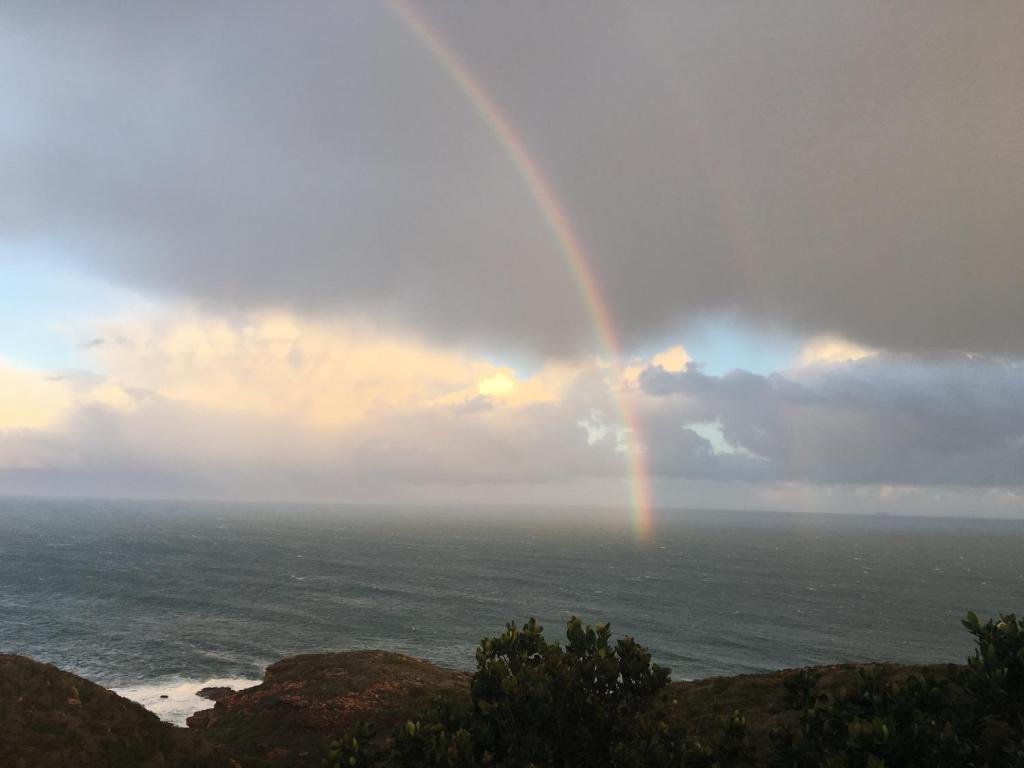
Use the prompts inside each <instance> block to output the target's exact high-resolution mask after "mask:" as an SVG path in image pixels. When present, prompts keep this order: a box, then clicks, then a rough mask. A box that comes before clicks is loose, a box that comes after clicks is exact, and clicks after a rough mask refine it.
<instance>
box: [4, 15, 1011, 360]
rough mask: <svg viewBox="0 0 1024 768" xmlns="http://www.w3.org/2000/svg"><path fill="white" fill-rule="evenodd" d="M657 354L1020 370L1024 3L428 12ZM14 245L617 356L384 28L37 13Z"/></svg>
mask: <svg viewBox="0 0 1024 768" xmlns="http://www.w3.org/2000/svg"><path fill="white" fill-rule="evenodd" d="M423 10H424V12H425V13H426V15H428V16H430V17H431V18H432V19H433V20H434V21H435V23H436V24H437V26H438V27H439V28H440V29H441V30H442V32H443V34H444V35H445V36H447V37H448V38H449V39H450V40H451V41H452V43H453V45H454V46H455V47H456V48H457V49H458V50H459V51H460V52H461V54H462V56H463V58H464V59H465V60H466V62H467V63H468V65H469V66H470V68H471V69H472V70H473V71H474V72H475V73H476V74H477V75H478V76H479V77H480V79H481V80H482V82H484V83H485V84H486V85H487V87H488V88H489V89H490V90H491V91H492V92H493V95H494V97H495V98H496V100H497V101H498V102H499V103H500V104H501V105H502V107H503V109H504V110H505V112H506V114H507V115H508V117H509V118H510V119H511V121H512V122H513V123H514V124H515V125H516V126H517V127H518V128H519V129H520V131H521V133H522V135H523V137H524V139H525V141H526V143H527V145H529V146H530V147H531V149H532V151H533V153H534V154H535V156H536V158H537V160H538V162H539V164H540V166H541V167H543V168H544V170H545V172H546V174H547V175H548V176H549V178H550V180H551V182H552V184H553V186H554V188H555V189H556V190H557V193H558V194H559V196H560V197H561V198H562V199H563V200H564V201H565V204H566V208H567V211H568V213H569V215H570V217H571V218H572V219H573V220H574V221H575V223H576V225H577V228H578V230H579V232H580V233H581V236H582V238H583V239H584V241H585V242H586V244H587V246H588V248H589V250H590V252H591V254H592V257H593V260H594V265H595V269H596V273H597V275H598V276H599V280H600V282H601V283H602V284H603V286H604V289H605V292H606V294H607V296H608V299H609V302H610V305H611V307H612V310H613V313H614V316H615V317H616V318H617V322H618V324H619V325H620V327H621V331H622V333H623V335H624V336H625V338H626V339H627V341H628V342H638V341H640V340H642V339H644V338H648V337H650V336H652V335H657V334H659V333H664V332H666V331H668V330H671V329H672V328H675V327H677V326H678V324H679V323H681V322H683V321H685V319H686V318H687V317H690V316H693V315H694V314H697V313H701V312H705V311H735V312H738V313H740V314H743V315H746V316H748V317H749V318H752V319H755V320H771V321H773V322H779V323H782V324H784V325H788V326H790V327H792V328H793V329H795V330H798V331H808V332H817V331H833V332H838V333H841V334H844V335H846V336H848V337H851V338H854V339H857V340H859V341H862V342H866V343H870V344H873V345H877V346H881V347H886V348H898V349H912V350H934V349H959V350H974V351H989V352H1001V353H1007V352H1009V353H1013V354H1018V353H1021V352H1024V337H1022V336H1021V335H1020V333H1019V329H1020V328H1021V327H1024V301H1022V300H1021V295H1022V292H1024V258H1022V257H1021V251H1020V243H1021V242H1024V216H1021V215H1020V212H1021V210H1022V205H1024V132H1022V131H1021V130H1020V126H1021V125H1022V124H1024V87H1022V83H1024V57H1022V56H1020V55H1019V45H1020V40H1021V39H1024V6H1021V5H1020V4H1013V3H1009V4H1003V5H996V4H986V5H984V6H980V7H979V6H970V5H955V4H945V3H942V4H936V3H931V2H908V3H900V4H891V3H847V2H821V1H820V0H814V1H813V2H788V3H781V4H780V3H773V4H763V3H714V2H701V3H687V4H683V3H675V2H672V3H664V4H657V3H641V4H637V3H631V4H625V3H608V4H601V6H597V5H595V4H593V3H557V4H548V3H537V4H532V3H525V4H524V3H476V4H441V3H438V4H427V5H424V6H423ZM0 41H2V42H0V115H2V118H0V171H2V175H3V186H2V188H0V238H2V239H3V240H6V241H8V242H13V243H17V242H24V241H36V242H42V243H44V244H46V245H47V246H48V247H50V248H52V250H53V251H54V252H55V253H59V254H62V255H63V257H64V258H72V259H74V260H76V261H77V262H79V263H81V264H84V265H85V266H86V268H87V269H89V270H91V271H94V272H96V273H99V274H102V275H105V276H107V277H110V278H113V279H116V280H120V281H124V282H127V283H130V284H133V285H137V286H140V287H142V288H143V289H144V290H146V291H150V292H157V293H160V294H164V295H171V296H186V297H189V298H194V299H198V300H201V301H204V302H208V303H211V304H213V305H216V306H227V307H232V308H237V307H243V308H244V307H252V306H257V305H287V306H291V307H297V308H300V309H301V310H304V311H325V312H350V311H355V312H364V313H371V314H374V315H375V316H377V317H379V318H384V319H387V320H394V321H396V322H402V323H411V324H415V325H416V327H418V328H420V329H422V330H423V331H424V332H425V333H428V334H432V335H435V336H439V337H443V338H449V339H451V338H455V339H459V340H465V339H469V340H486V341H491V342H506V343H514V344H517V345H521V346H523V347H526V348H531V349H534V350H539V351H542V352H545V353H552V352H554V353H567V352H572V351H575V350H578V349H580V348H581V347H584V346H588V345H589V344H590V343H591V336H592V330H591V329H590V327H589V325H588V322H587V319H586V315H585V313H584V311H583V308H582V304H581V302H580V299H579V296H578V295H577V294H576V292H575V289H574V287H573V284H572V281H571V280H570V278H569V276H568V274H567V272H566V269H565V265H564V263H563V262H562V261H561V258H560V256H559V255H558V253H557V250H556V248H555V247H554V245H553V243H552V239H551V237H550V234H549V233H548V232H547V230H546V228H545V225H544V223H543V220H542V218H541V217H540V216H539V214H538V212H537V210H536V207H535V205H534V203H533V201H532V200H531V199H530V196H529V194H528V192H527V191H526V189H525V186H524V184H523V182H522V180H521V179H520V178H518V176H517V175H516V173H515V172H514V170H513V168H512V166H511V164H510V163H509V161H508V159H507V158H506V157H504V156H503V154H502V152H501V151H500V149H499V148H498V146H497V144H496V142H495V140H494V138H493V136H491V135H489V134H488V132H487V130H486V128H485V126H484V125H483V123H482V121H481V120H480V118H479V116H478V115H476V114H474V112H473V110H472V109H471V107H470V106H469V105H468V103H467V102H466V100H465V99H464V98H463V97H462V95H461V94H460V93H459V92H458V89H457V88H456V87H455V86H454V84H453V83H452V82H451V81H450V80H449V79H448V78H447V77H446V75H445V74H444V72H443V71H442V69H441V67H440V66H439V65H438V64H437V63H436V62H435V61H433V60H432V59H431V58H430V57H429V56H428V55H427V54H425V52H424V50H423V48H422V46H421V45H420V43H418V42H417V41H416V40H415V39H414V38H413V36H412V35H411V34H410V32H409V31H408V30H407V29H405V28H404V27H403V26H402V24H401V23H400V22H399V21H398V20H397V17H396V16H395V15H394V14H392V13H390V12H389V11H388V10H386V7H385V6H383V5H379V4H369V3H328V2H323V3H313V2H310V3H306V4H303V5H302V6H301V8H299V7H297V6H295V5H294V4H282V3H264V2H244V3H241V2H239V3H213V4H208V3H202V4H164V5H156V4H142V3H127V4H125V3H117V4H115V3H75V4H70V5H69V4H56V3H54V4H50V3H45V2H42V3H41V2H9V3H5V4H4V5H3V7H2V8H0Z"/></svg>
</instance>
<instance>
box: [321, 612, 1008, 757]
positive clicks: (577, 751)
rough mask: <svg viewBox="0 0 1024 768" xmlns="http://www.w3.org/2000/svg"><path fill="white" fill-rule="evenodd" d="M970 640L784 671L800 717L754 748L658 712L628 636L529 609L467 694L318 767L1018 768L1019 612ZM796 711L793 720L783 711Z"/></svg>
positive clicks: (740, 722)
mask: <svg viewBox="0 0 1024 768" xmlns="http://www.w3.org/2000/svg"><path fill="white" fill-rule="evenodd" d="M963 624H964V626H965V627H966V628H967V630H968V631H969V632H970V633H971V634H972V635H973V636H974V638H975V643H976V650H975V651H974V653H973V655H972V656H971V657H970V658H969V659H968V660H967V664H966V665H965V666H954V665H949V667H948V668H947V669H946V670H945V672H944V673H943V672H941V671H936V672H932V671H927V670H926V671H924V672H922V673H921V674H912V675H902V674H894V673H893V670H892V669H891V668H886V667H872V668H864V669H860V670H858V674H857V678H856V679H855V680H854V681H853V682H852V683H849V684H847V685H845V686H839V685H835V686H833V687H832V688H831V689H830V690H822V689H821V675H820V674H819V673H818V672H816V671H814V670H800V671H798V672H795V673H793V674H791V675H789V676H788V677H787V678H786V679H785V681H784V682H783V685H784V689H785V690H784V696H783V699H784V701H785V702H786V706H788V707H789V708H790V709H792V710H796V711H797V712H798V713H799V715H798V722H796V724H795V725H791V726H789V727H779V728H777V729H776V730H775V731H774V732H773V733H772V734H771V747H770V749H769V750H768V753H767V754H762V755H760V756H757V755H755V754H754V753H753V751H752V749H751V745H750V741H749V739H748V736H747V727H746V721H745V720H744V718H743V716H742V715H741V714H740V713H738V712H735V713H733V714H732V715H731V716H729V717H726V718H719V719H718V720H717V721H716V725H715V727H714V728H712V729H711V731H710V737H709V738H707V739H706V740H705V741H697V740H695V739H694V738H692V737H690V736H688V735H687V734H686V732H685V731H684V730H683V728H684V727H685V724H683V725H678V724H676V723H675V719H674V718H672V717H669V716H668V715H669V713H668V712H667V711H666V709H665V707H666V698H665V696H664V693H665V687H666V685H667V684H668V682H669V672H668V670H667V669H665V668H663V667H659V666H658V665H657V664H653V663H652V662H651V655H650V653H648V651H647V650H646V649H645V648H644V647H643V646H641V645H639V644H638V643H636V642H635V641H634V640H633V639H632V638H629V637H625V638H622V639H619V640H616V641H614V642H613V641H612V637H611V631H610V629H609V628H608V626H607V625H602V624H599V625H597V626H596V627H589V626H585V625H584V624H583V623H582V622H581V621H580V620H579V619H577V618H575V617H574V618H572V619H571V620H570V621H569V622H568V624H567V625H566V642H565V645H564V646H562V645H559V644H558V643H551V642H548V641H547V640H545V639H544V635H543V630H542V628H541V627H540V625H539V624H537V622H536V621H535V620H533V619H531V620H530V621H528V622H527V623H526V624H524V625H523V626H522V627H517V626H516V625H514V624H509V625H507V626H506V628H505V631H504V632H503V633H502V634H501V635H499V636H497V637H492V638H485V639H484V640H482V641H481V643H480V647H479V648H478V649H477V651H476V665H477V668H476V673H475V674H474V675H473V679H472V683H471V704H470V706H469V707H468V708H467V707H466V706H464V705H460V704H458V703H456V702H452V701H448V700H444V699H438V700H435V701H434V703H433V705H432V706H431V707H430V709H429V710H428V711H427V712H425V713H423V715H422V716H421V717H420V718H419V719H417V720H415V721H410V722H408V723H406V725H405V726H404V727H403V728H401V729H399V730H398V731H397V732H396V733H395V734H393V735H392V736H391V738H390V739H388V740H387V741H386V743H384V744H383V745H381V744H380V743H379V742H378V741H377V740H376V739H375V735H374V734H373V732H372V730H370V729H368V728H367V727H365V726H363V727H360V728H358V729H356V731H355V732H354V733H352V734H350V735H349V736H346V737H345V738H343V739H341V740H339V741H336V742H334V743H333V744H332V745H331V749H330V752H329V753H328V755H327V757H326V758H325V760H324V765H325V766H327V767H328V768H358V767H360V766H375V767H377V768H385V767H386V768H412V767H413V766H444V767H445V768H470V767H471V766H495V768H526V767H527V766H537V767H538V768H548V767H550V768H583V767H584V766H588V767H589V766H594V767H603V766H609V767H610V768H669V766H672V767H673V768H746V766H753V765H767V766H769V768H897V767H898V768H918V767H920V768H925V767H927V768H969V767H970V766H979V767H980V766H988V767H990V768H1020V767H1021V766H1024V622H1022V621H1021V620H1020V619H1018V618H1017V617H1016V616H1014V615H1013V614H1009V615H1004V616H1000V617H999V618H998V619H997V620H994V621H992V620H990V621H988V622H986V623H984V624H982V622H981V621H980V620H979V619H978V617H977V616H975V615H974V614H973V613H969V614H968V615H967V617H966V618H965V619H964V620H963ZM794 719H797V718H796V717H794Z"/></svg>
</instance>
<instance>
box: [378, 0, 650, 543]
mask: <svg viewBox="0 0 1024 768" xmlns="http://www.w3.org/2000/svg"><path fill="white" fill-rule="evenodd" d="M389 5H390V7H391V8H392V9H393V10H394V12H395V15H396V16H397V17H398V18H399V19H401V21H402V23H403V24H404V25H405V26H406V27H407V28H408V29H409V31H410V32H411V33H412V34H413V36H415V37H416V39H417V40H419V41H420V43H422V44H423V47H424V48H425V49H426V50H427V51H428V52H429V53H430V55H431V56H432V57H433V58H434V60H435V61H437V62H438V64H440V66H441V67H442V69H443V70H444V71H445V72H446V73H447V74H448V76H449V77H450V78H451V79H452V81H453V82H454V83H455V84H456V85H457V86H458V87H459V90H461V91H462V94H463V95H464V96H465V97H466V100H467V101H468V102H469V103H470V104H471V105H472V106H473V108H474V109H475V110H476V112H477V114H479V115H480V118H481V119H482V120H483V122H484V124H485V125H486V126H487V127H488V129H490V131H491V133H492V134H493V135H494V138H495V139H496V140H497V142H498V144H499V145H500V146H501V148H502V149H503V150H504V151H505V154H506V155H507V156H508V158H509V160H510V161H511V163H512V165H513V167H514V168H515V169H516V170H517V171H518V172H519V175H520V176H521V177H522V179H523V181H524V182H525V183H526V187H527V189H528V190H529V192H530V194H531V195H532V197H533V199H534V201H535V202H536V204H537V208H538V209H539V210H540V213H541V215H542V216H543V217H544V220H545V221H546V222H547V225H548V227H549V229H550V230H551V234H552V235H553V236H554V239H555V242H556V243H557V244H558V249H559V251H560V252H561V254H562V257H563V258H564V260H565V263H566V265H567V267H568V268H569V272H570V274H571V275H572V277H573V280H574V281H575V283H576V286H577V288H578V289H579V292H580V295H581V296H582V297H583V303H584V306H585V307H586V310H587V314H588V315H589V316H590V320H591V322H592V323H593V326H594V331H595V333H596V335H597V339H598V341H599V343H600V344H601V347H602V350H603V352H604V354H605V355H606V356H607V358H608V359H609V361H610V362H611V364H612V365H613V366H618V365H619V364H620V362H621V360H622V346H621V344H620V342H619V337H618V334H617V333H616V331H615V325H614V323H613V322H612V316H611V311H610V310H609V308H608V304H607V302H606V301H605V300H604V297H603V295H602V293H601V289H600V286H599V284H598V280H597V275H596V274H595V271H594V267H593V264H592V263H591V262H590V259H589V258H588V257H587V253H586V251H585V250H584V248H583V244H582V243H581V242H580V238H579V236H578V235H577V234H576V232H575V231H574V230H573V227H572V223H571V222H570V221H569V217H568V216H567V215H566V213H565V207H564V206H563V205H562V204H561V203H560V202H559V200H558V198H557V197H556V195H555V192H554V190H553V189H552V187H551V184H550V183H549V182H548V180H547V179H546V178H545V176H544V174H543V173H542V172H541V169H540V167H539V166H538V165H537V163H536V161H535V160H534V159H533V156H532V155H531V154H530V152H529V150H528V149H527V148H526V144H525V143H524V142H523V139H522V138H521V137H520V136H519V134H518V133H517V132H516V130H515V128H514V127H513V126H512V123H511V122H509V120H508V118H506V117H505V115H504V114H503V113H502V111H501V109H500V107H499V106H498V104H497V103H496V102H495V101H494V99H493V98H492V97H491V95H490V94H489V93H488V92H487V90H486V89H485V88H484V86H483V84H482V83H481V82H480V81H479V80H478V79H477V78H476V77H474V76H473V74H472V73H471V72H470V71H469V69H468V68H467V67H466V65H465V63H464V62H463V61H462V59H461V58H460V57H459V55H458V53H456V52H455V50H454V49H453V48H452V47H451V46H450V45H449V44H448V43H447V42H446V41H445V40H444V38H443V37H442V36H441V35H440V33H439V32H438V31H437V30H436V29H435V28H434V27H433V25H432V24H431V23H430V22H429V21H428V20H427V19H426V17H424V16H423V14H422V13H420V12H419V11H418V10H417V9H416V8H415V7H414V6H413V5H412V4H411V3H409V2H408V1H407V0H391V2H390V3H389ZM620 381H621V377H620ZM620 387H621V385H620V383H619V382H616V384H615V386H614V387H613V392H614V401H615V404H616V408H617V410H618V416H619V418H620V421H621V423H622V426H623V428H624V436H625V442H626V451H625V453H626V457H627V461H628V467H627V469H628V476H629V484H630V502H631V507H632V515H633V527H634V531H635V533H636V535H637V537H638V538H639V539H646V538H648V537H649V536H650V532H651V523H652V521H651V488H650V475H649V473H648V471H647V462H646V457H645V455H644V449H643V446H642V445H641V444H640V441H639V436H640V425H639V421H638V419H637V415H636V412H635V410H634V408H633V404H632V402H631V401H630V399H629V397H628V395H627V394H625V393H623V392H622V391H620Z"/></svg>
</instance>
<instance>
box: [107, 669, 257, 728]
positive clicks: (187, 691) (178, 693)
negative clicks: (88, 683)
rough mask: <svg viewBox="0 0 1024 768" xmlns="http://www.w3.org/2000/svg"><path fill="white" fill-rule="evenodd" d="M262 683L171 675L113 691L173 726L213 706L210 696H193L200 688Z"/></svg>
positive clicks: (232, 686) (251, 680)
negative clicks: (184, 677) (173, 676)
mask: <svg viewBox="0 0 1024 768" xmlns="http://www.w3.org/2000/svg"><path fill="white" fill-rule="evenodd" d="M261 682H263V681H262V680H258V679H257V680H254V679H252V678H247V677H216V678H211V679H209V680H184V679H182V678H170V679H167V680H154V681H152V682H148V683H145V684H139V685H126V686H123V687H119V688H113V689H112V690H113V691H114V693H116V694H117V695H119V696H124V697H125V698H126V699H131V700H132V701H134V702H137V703H139V704H141V705H142V706H144V707H145V708H146V709H148V710H149V711H150V712H152V713H153V714H155V715H156V716H157V717H159V718H160V719H161V720H164V721H166V722H168V723H173V724H174V725H185V720H186V719H188V717H189V716H190V715H192V714H193V713H195V712H198V711H199V710H201V709H210V708H211V707H212V706H213V702H212V701H210V700H209V699H204V698H202V697H201V696H197V695H196V694H197V692H198V691H200V690H202V689H203V688H214V687H216V688H221V687H224V688H233V689H234V690H236V691H240V690H242V689H243V688H251V687H252V686H254V685H259V684H260V683H261ZM165 697H166V698H165Z"/></svg>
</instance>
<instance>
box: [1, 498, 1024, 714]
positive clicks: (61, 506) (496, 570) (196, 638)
mask: <svg viewBox="0 0 1024 768" xmlns="http://www.w3.org/2000/svg"><path fill="white" fill-rule="evenodd" d="M1021 552H1024V522H1021V521H995V520H969V519H938V518H929V519H922V518H904V517H882V516H867V515H866V516H854V515H849V516H836V515H807V514H795V513H793V514H790V513H753V512H750V513H738V512H712V511H700V512H698V511H662V512H657V513H655V516H654V527H653V530H652V533H651V536H650V538H649V540H648V541H638V540H637V539H636V537H635V536H634V535H633V531H632V528H631V522H630V514H629V512H628V511H623V512H620V513H616V512H614V511H609V510H585V509H558V508H553V509H546V510H545V509H521V508H511V507H509V508H499V507H488V508H483V507H481V508H471V507H461V508H458V509H443V508H412V507H407V508H399V507H388V508H384V507H380V508H378V507H369V506H362V507H359V506H311V505H288V504H276V505H272V504H250V505H246V504H234V503H231V504H229V503H212V502H211V503H199V502H190V503H185V502H153V501H100V500H68V499H60V500H49V499H28V498H2V499H0V652H7V653H19V654H26V655H29V656H32V657H34V658H36V659H40V660H43V661H48V662H52V663H54V664H57V665H58V666H60V667H62V668H63V669H66V670H69V671H72V672H75V673H77V674H80V675H83V676H85V677H87V678H89V679H91V680H94V681H96V682H98V683H100V684H102V685H105V686H108V687H111V688H114V689H116V690H118V691H120V692H122V693H124V694H125V695H128V696H130V697H132V698H135V699H137V700H139V701H142V702H143V703H145V704H146V705H147V706H150V707H151V708H153V709H154V710H155V711H158V712H159V713H160V714H161V715H162V716H164V717H166V718H168V719H171V720H174V721H176V722H182V721H183V719H184V717H185V716H187V715H188V714H190V713H191V712H192V711H195V710H197V709H202V708H205V707H208V706H210V703H209V702H206V701H204V700H202V699H198V698H196V697H195V696H194V693H195V691H196V690H198V689H199V688H200V687H202V686H204V685H207V684H210V683H211V682H214V681H216V682H220V681H228V684H229V685H233V686H234V687H240V686H244V685H248V684H253V683H255V682H257V681H258V679H259V676H260V674H261V673H262V670H263V668H264V667H265V666H266V665H267V664H270V663H272V662H274V661H277V660H278V659H281V658H283V657H285V656H289V655H293V654H296V653H303V652H310V651H319V650H345V649H354V648H382V649H387V650H394V651H400V652H403V653H407V654H412V655H415V656H419V657H423V658H426V659H428V660H430V661H432V662H435V663H437V664H441V665H446V666H453V667H467V668H468V667H470V666H471V665H472V662H473V649H474V647H475V645H476V644H477V642H478V641H479V640H480V638H481V637H483V636H484V635H489V634H493V633H496V632H498V631H499V630H500V629H501V628H502V626H503V625H504V624H505V622H508V621H512V620H516V621H520V622H521V621H524V620H526V619H527V618H529V617H530V616H536V617H537V618H538V619H540V620H541V622H542V623H543V624H544V625H545V626H546V628H547V632H548V633H550V634H552V635H558V634H560V632H561V630H562V625H563V624H564V622H565V620H566V619H567V618H568V617H569V616H570V615H572V614H577V615H579V616H581V617H582V618H583V619H584V620H585V621H588V622H591V623H594V622H598V621H609V622H610V623H611V625H612V629H613V631H614V632H615V633H616V634H619V633H626V634H631V635H633V636H635V637H636V638H637V639H638V640H640V641H641V642H642V643H644V644H645V645H647V646H648V647H650V649H651V650H652V652H653V654H654V657H655V659H656V661H658V662H660V663H662V664H665V665H667V666H669V667H671V668H672V671H673V676H674V677H676V678H680V679H681V678H699V677H706V676H710V675H728V674H738V673H744V672H754V671H759V670H770V669H779V668H785V667H794V666H804V665H808V664H823V663H830V662H840V661H860V660H892V661H905V662H911V661H921V662H930V661H958V660H961V659H962V658H963V657H964V656H966V655H967V653H968V652H969V651H970V648H971V644H970V638H969V636H968V635H967V633H966V632H965V631H964V630H962V629H961V628H960V626H959V618H960V616H962V615H963V614H964V613H965V612H966V611H967V610H974V611H976V612H978V613H979V614H981V615H986V614H993V613H995V612H998V611H1004V612H1005V611H1016V612H1018V613H1019V612H1022V611H1024V558H1022V557H1021ZM161 695H163V696H167V697H168V698H165V699H162V698H160V697H161Z"/></svg>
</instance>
